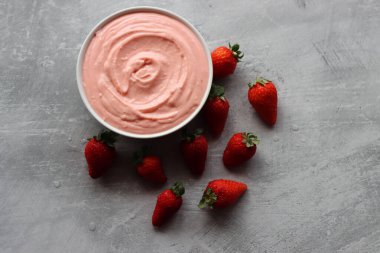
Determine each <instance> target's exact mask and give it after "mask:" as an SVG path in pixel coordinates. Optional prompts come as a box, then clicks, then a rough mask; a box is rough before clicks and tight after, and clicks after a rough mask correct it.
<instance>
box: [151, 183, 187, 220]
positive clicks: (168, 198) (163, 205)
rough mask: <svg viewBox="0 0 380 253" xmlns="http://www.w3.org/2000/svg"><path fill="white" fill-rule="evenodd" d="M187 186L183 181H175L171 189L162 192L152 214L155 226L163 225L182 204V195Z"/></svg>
mask: <svg viewBox="0 0 380 253" xmlns="http://www.w3.org/2000/svg"><path fill="white" fill-rule="evenodd" d="M184 193H185V188H184V187H183V185H182V183H178V182H177V183H175V184H174V185H173V186H172V187H171V188H170V189H167V190H165V191H163V192H162V193H160V195H158V197H157V202H156V207H155V208H154V212H153V216H152V224H153V226H157V227H159V226H161V225H162V224H164V223H165V222H166V221H167V220H168V219H169V218H171V217H172V216H173V215H174V214H175V213H176V212H177V211H178V209H179V208H180V207H181V205H182V197H181V196H182V195H183V194H184Z"/></svg>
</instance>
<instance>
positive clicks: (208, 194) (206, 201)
mask: <svg viewBox="0 0 380 253" xmlns="http://www.w3.org/2000/svg"><path fill="white" fill-rule="evenodd" d="M217 200H218V196H216V194H215V193H214V192H213V191H212V189H211V188H207V190H206V191H205V192H204V193H203V196H202V199H201V201H199V204H198V207H199V208H200V209H202V208H206V207H209V208H213V207H214V203H215V202H216V201H217Z"/></svg>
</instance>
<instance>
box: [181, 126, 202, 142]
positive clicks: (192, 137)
mask: <svg viewBox="0 0 380 253" xmlns="http://www.w3.org/2000/svg"><path fill="white" fill-rule="evenodd" d="M202 134H203V129H202V128H197V129H196V130H195V131H194V132H193V133H190V132H188V131H187V129H186V127H185V128H183V130H182V140H185V141H187V142H193V141H194V140H195V138H197V137H198V136H200V135H202Z"/></svg>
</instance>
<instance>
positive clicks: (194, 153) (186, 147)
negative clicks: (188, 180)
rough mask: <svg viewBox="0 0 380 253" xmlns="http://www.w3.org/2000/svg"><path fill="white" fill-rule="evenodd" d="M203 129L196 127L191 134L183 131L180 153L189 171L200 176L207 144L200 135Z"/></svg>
mask: <svg viewBox="0 0 380 253" xmlns="http://www.w3.org/2000/svg"><path fill="white" fill-rule="evenodd" d="M202 133H203V130H202V129H197V130H196V131H195V132H194V133H193V134H189V133H187V131H186V130H185V131H184V133H183V139H182V141H181V144H180V146H181V153H182V156H183V158H184V160H185V163H186V165H187V167H188V168H189V170H190V171H191V173H193V174H194V175H196V176H200V175H201V174H202V173H203V171H204V170H205V165H206V157H207V149H208V144H207V140H206V138H205V137H204V135H202Z"/></svg>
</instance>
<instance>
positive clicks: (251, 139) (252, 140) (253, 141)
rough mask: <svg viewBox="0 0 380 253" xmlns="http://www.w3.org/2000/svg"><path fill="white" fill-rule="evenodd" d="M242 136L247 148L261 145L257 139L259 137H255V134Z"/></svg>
mask: <svg viewBox="0 0 380 253" xmlns="http://www.w3.org/2000/svg"><path fill="white" fill-rule="evenodd" d="M242 135H243V143H245V146H246V147H247V148H251V147H253V146H255V145H258V144H259V143H260V140H259V138H257V136H256V135H254V134H253V133H242Z"/></svg>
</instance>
